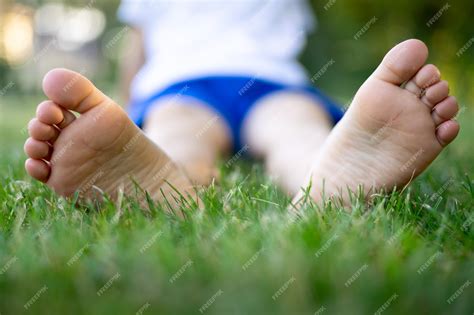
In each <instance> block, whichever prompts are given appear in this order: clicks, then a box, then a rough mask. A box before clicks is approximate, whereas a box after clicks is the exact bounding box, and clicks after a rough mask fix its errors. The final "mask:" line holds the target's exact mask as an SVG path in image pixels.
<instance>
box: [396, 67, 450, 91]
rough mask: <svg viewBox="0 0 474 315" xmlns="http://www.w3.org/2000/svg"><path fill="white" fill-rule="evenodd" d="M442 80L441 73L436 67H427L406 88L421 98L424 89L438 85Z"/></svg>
mask: <svg viewBox="0 0 474 315" xmlns="http://www.w3.org/2000/svg"><path fill="white" fill-rule="evenodd" d="M440 79H441V73H440V72H439V70H438V68H437V67H436V66H434V65H426V66H424V67H423V68H421V70H420V71H418V72H417V74H416V75H415V76H414V77H413V78H412V79H411V80H410V81H408V83H407V84H406V86H405V88H406V89H407V90H409V91H410V92H412V93H414V94H416V95H417V96H419V97H420V96H421V94H422V92H423V90H424V89H427V88H429V87H430V86H432V85H433V84H436V83H438V82H439V81H440Z"/></svg>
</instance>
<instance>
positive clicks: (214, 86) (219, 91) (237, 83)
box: [129, 76, 344, 152]
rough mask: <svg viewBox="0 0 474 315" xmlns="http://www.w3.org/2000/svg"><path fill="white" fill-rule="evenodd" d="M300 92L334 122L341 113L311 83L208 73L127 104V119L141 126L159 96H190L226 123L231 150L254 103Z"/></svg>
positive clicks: (237, 146)
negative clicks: (278, 94) (267, 97)
mask: <svg viewBox="0 0 474 315" xmlns="http://www.w3.org/2000/svg"><path fill="white" fill-rule="evenodd" d="M281 91H289V92H302V93H306V94H307V95H309V96H311V97H314V98H315V100H316V101H317V103H315V104H320V105H321V106H322V107H323V108H324V109H325V110H326V111H327V113H328V114H329V116H330V117H331V118H332V120H333V122H334V124H336V123H337V122H338V121H339V120H340V119H341V118H342V116H343V114H344V112H343V111H342V109H341V107H340V106H338V105H337V104H336V103H334V102H333V101H332V100H331V99H329V98H328V97H327V96H325V95H324V94H322V93H321V92H320V91H319V90H318V89H316V88H314V87H313V86H311V85H306V86H293V85H285V84H280V83H276V82H271V81H265V80H261V79H256V78H250V77H239V76H212V77H202V78H198V79H193V80H188V81H183V82H178V83H176V84H173V85H171V86H169V87H167V88H165V89H164V90H161V91H159V92H157V93H156V94H154V95H153V96H152V97H150V98H148V99H146V100H145V101H142V102H132V104H131V105H130V106H129V115H130V117H131V119H132V120H133V121H134V122H135V123H136V124H137V125H138V126H139V127H142V125H143V122H144V119H145V117H146V116H147V114H148V111H149V110H150V107H151V106H153V104H155V103H156V101H158V100H159V99H161V98H163V97H180V96H188V97H193V98H195V99H197V100H199V101H201V102H204V103H205V104H207V105H208V106H210V108H212V109H213V110H215V111H216V112H217V113H219V114H220V115H221V116H222V118H223V119H224V120H225V121H226V122H227V124H228V126H229V128H230V130H231V132H232V137H233V139H232V140H233V144H234V150H235V151H236V152H237V151H239V150H240V149H241V148H242V145H243V144H242V139H241V129H242V123H243V121H244V119H245V118H246V116H247V114H248V112H249V111H250V110H251V109H252V107H253V106H254V104H255V103H256V102H257V101H258V100H260V99H261V98H262V97H264V96H267V95H269V94H271V93H274V92H281Z"/></svg>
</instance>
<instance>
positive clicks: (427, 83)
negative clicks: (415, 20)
mask: <svg viewBox="0 0 474 315" xmlns="http://www.w3.org/2000/svg"><path fill="white" fill-rule="evenodd" d="M427 57H428V49H427V48H426V46H425V44H423V43H422V42H420V41H418V40H408V41H405V42H403V43H401V44H399V45H397V46H396V47H395V48H393V49H392V50H391V51H390V52H389V53H388V54H387V55H386V57H385V59H384V60H383V61H382V63H381V65H380V66H379V67H378V68H377V70H376V71H375V72H374V73H373V74H372V76H371V77H370V78H369V79H368V80H367V81H366V82H365V83H364V84H363V85H362V87H361V88H360V89H359V91H358V92H357V94H356V96H355V98H354V101H353V102H352V105H351V106H350V108H349V110H348V111H347V113H346V115H345V116H344V118H343V119H342V120H341V122H340V123H339V124H338V125H337V126H336V127H335V129H334V130H333V131H332V133H331V135H330V136H329V138H328V140H327V142H326V143H325V145H324V147H323V149H322V151H321V154H320V156H319V158H318V159H317V161H315V164H314V168H313V171H312V174H311V175H312V176H311V179H312V185H313V188H312V190H311V195H312V197H313V198H314V199H315V200H317V201H319V200H321V198H322V194H323V189H324V193H325V196H326V197H331V196H339V197H342V199H343V200H344V202H345V203H347V202H348V193H347V191H348V189H349V190H351V191H353V192H355V191H357V189H358V187H360V186H362V187H363V189H364V191H365V193H370V192H374V191H377V190H380V189H383V188H384V189H387V190H391V189H393V188H394V187H397V188H403V186H405V185H406V184H407V183H408V182H409V181H410V180H411V179H412V178H414V177H416V176H417V175H418V174H420V173H421V172H422V171H423V170H424V169H425V168H426V167H428V165H429V164H430V163H431V162H432V161H433V160H434V159H435V158H436V157H437V156H438V154H439V153H440V152H441V150H442V149H443V147H444V146H446V145H447V144H449V143H450V142H451V141H453V140H454V138H455V137H456V136H457V134H458V132H459V125H458V123H457V122H455V121H454V120H452V118H453V117H454V116H455V114H456V113H457V111H458V104H457V101H456V99H455V98H454V97H451V96H448V94H449V88H448V83H447V82H445V81H440V73H439V71H438V69H437V68H436V67H435V66H433V65H425V61H426V59H427ZM407 81H408V82H407ZM405 82H407V83H406V84H405V85H404V86H401V85H402V84H403V83H405Z"/></svg>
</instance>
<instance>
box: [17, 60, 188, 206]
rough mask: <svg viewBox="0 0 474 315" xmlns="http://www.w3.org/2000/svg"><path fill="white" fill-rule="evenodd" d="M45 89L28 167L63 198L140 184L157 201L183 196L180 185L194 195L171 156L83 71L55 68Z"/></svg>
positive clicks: (33, 126)
mask: <svg viewBox="0 0 474 315" xmlns="http://www.w3.org/2000/svg"><path fill="white" fill-rule="evenodd" d="M43 90H44V92H45V94H46V95H47V97H48V98H49V100H47V101H44V102H42V103H41V104H39V105H38V108H37V112H36V117H35V118H33V119H32V120H31V122H30V124H29V134H30V138H29V139H28V140H27V141H26V143H25V152H26V154H27V155H28V156H29V159H28V160H27V161H26V163H25V168H26V170H27V172H28V174H29V175H31V176H32V177H33V178H35V179H37V180H39V181H42V182H44V183H46V184H47V185H48V186H49V187H51V188H52V189H53V190H54V191H55V192H57V193H58V194H60V195H62V196H65V197H68V196H72V195H74V194H75V193H76V192H77V193H79V195H80V197H82V198H85V199H93V200H95V199H97V198H101V196H102V194H103V193H105V194H107V195H109V196H111V197H112V198H116V196H117V194H118V193H119V191H123V192H124V193H125V194H130V195H131V194H135V193H136V191H137V184H138V186H139V187H141V188H142V189H143V190H144V191H146V192H147V193H148V194H149V195H150V196H151V197H152V198H153V199H155V200H157V201H163V200H164V198H165V197H171V198H170V199H171V200H172V201H173V199H174V198H175V197H177V198H179V196H177V195H179V194H176V192H175V189H176V190H178V191H179V192H180V193H182V194H183V195H184V196H186V195H187V194H191V195H193V194H194V193H193V189H192V187H191V184H190V183H189V181H188V180H187V178H186V177H185V176H184V175H183V174H182V173H181V171H180V170H179V169H178V168H177V167H176V166H175V164H174V163H173V162H172V161H171V160H170V159H169V158H168V157H167V156H166V154H165V153H164V152H163V151H162V150H161V149H160V148H158V147H157V146H156V145H155V144H154V143H153V142H151V141H150V140H148V138H146V136H145V135H144V134H143V133H142V132H141V131H140V129H139V128H137V127H136V126H135V125H134V124H133V122H132V121H131V120H130V119H129V118H128V117H127V114H126V113H125V112H124V111H123V110H122V109H121V108H120V106H118V105H117V104H115V103H114V102H113V101H112V100H111V99H110V98H108V97H107V96H105V95H104V94H103V93H102V92H100V91H99V90H98V89H97V88H96V87H95V86H94V85H93V84H92V83H91V82H90V81H89V80H87V79H86V78H84V77H83V76H82V75H80V74H78V73H75V72H72V71H69V70H65V69H55V70H52V71H50V72H49V73H48V74H47V75H46V76H45V78H44V81H43ZM73 113H76V114H79V116H78V117H76V115H75V114H73ZM143 200H144V199H143Z"/></svg>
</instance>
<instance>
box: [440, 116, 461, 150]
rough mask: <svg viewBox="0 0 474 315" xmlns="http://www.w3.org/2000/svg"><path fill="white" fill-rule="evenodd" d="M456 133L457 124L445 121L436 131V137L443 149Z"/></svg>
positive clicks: (457, 131)
mask: <svg viewBox="0 0 474 315" xmlns="http://www.w3.org/2000/svg"><path fill="white" fill-rule="evenodd" d="M458 133H459V124H458V123H457V122H456V121H454V120H448V121H445V122H443V123H442V124H441V125H439V127H438V128H437V129H436V137H437V138H438V141H439V143H440V144H441V145H442V146H443V147H444V146H447V145H448V144H449V143H451V141H453V140H454V139H455V138H456V136H457V135H458Z"/></svg>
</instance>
